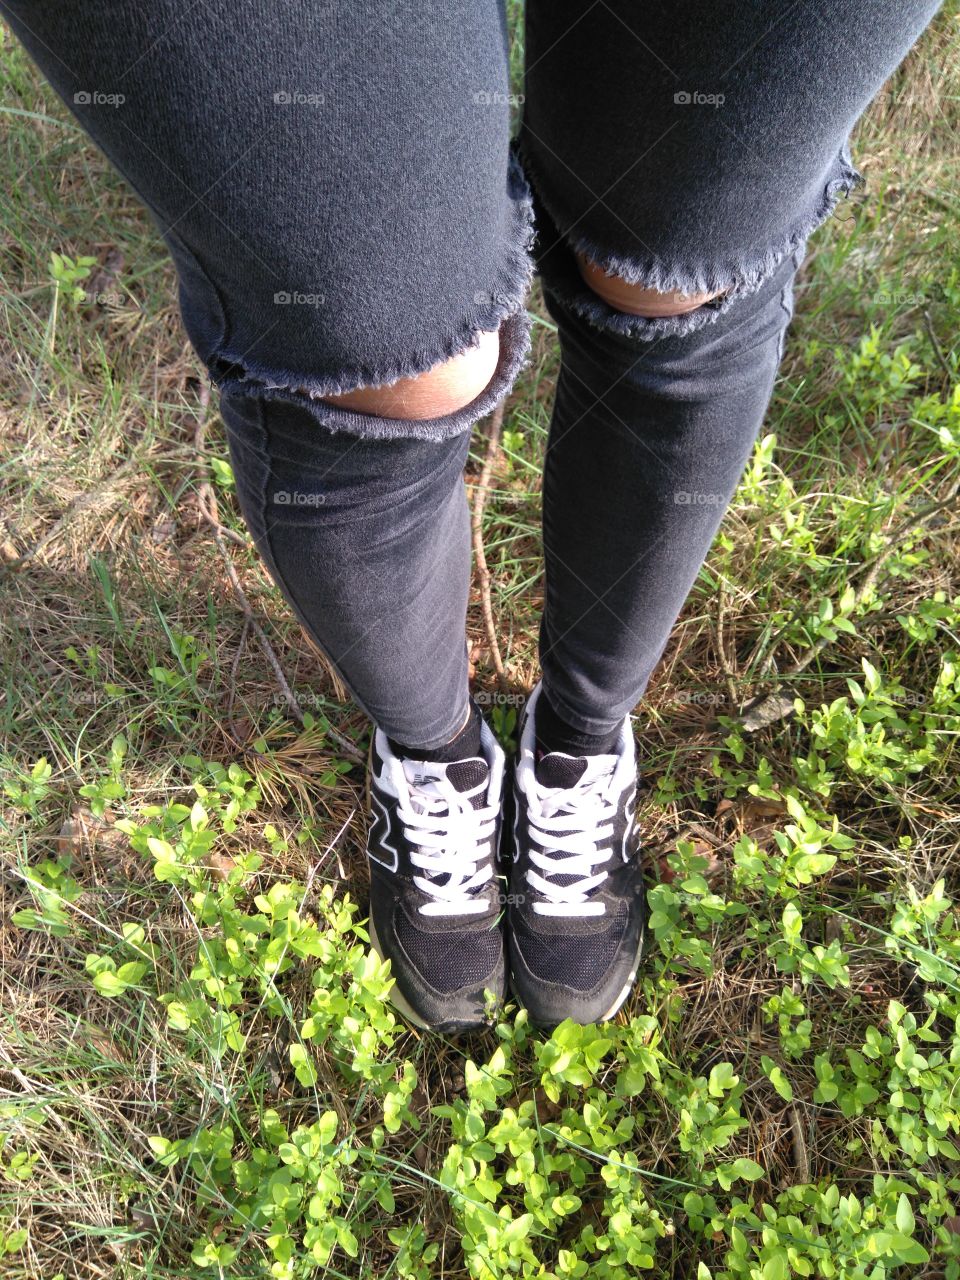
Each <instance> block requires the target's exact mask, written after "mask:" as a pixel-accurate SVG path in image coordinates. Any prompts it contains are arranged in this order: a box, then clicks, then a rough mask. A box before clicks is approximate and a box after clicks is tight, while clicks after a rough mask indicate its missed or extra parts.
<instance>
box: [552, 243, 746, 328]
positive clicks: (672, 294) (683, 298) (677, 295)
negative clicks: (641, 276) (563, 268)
mask: <svg viewBox="0 0 960 1280" xmlns="http://www.w3.org/2000/svg"><path fill="white" fill-rule="evenodd" d="M576 261H577V269H578V271H579V272H580V275H581V277H582V279H583V282H584V284H586V285H587V286H588V288H589V289H591V290H592V291H593V292H594V293H595V294H597V296H598V297H600V298H602V299H603V301H604V302H606V303H607V305H608V306H610V307H613V308H614V310H616V311H622V312H625V313H626V314H627V315H634V316H646V317H649V318H656V317H660V316H682V315H686V314H687V313H688V312H691V311H696V310H698V308H700V307H703V306H708V305H709V304H710V303H712V302H714V301H715V300H716V299H717V298H721V297H723V295H724V293H726V292H727V290H723V289H721V290H718V291H717V292H715V293H688V292H685V291H683V290H680V289H676V290H671V291H669V292H665V293H664V292H661V291H660V290H658V289H651V288H649V287H647V286H646V285H643V284H639V283H638V284H631V283H630V282H629V281H628V280H624V279H623V277H622V276H618V275H612V274H610V273H609V272H607V271H605V270H604V269H603V267H601V266H599V265H598V264H597V263H595V262H593V261H591V259H590V258H588V257H587V255H586V254H584V253H577V254H576Z"/></svg>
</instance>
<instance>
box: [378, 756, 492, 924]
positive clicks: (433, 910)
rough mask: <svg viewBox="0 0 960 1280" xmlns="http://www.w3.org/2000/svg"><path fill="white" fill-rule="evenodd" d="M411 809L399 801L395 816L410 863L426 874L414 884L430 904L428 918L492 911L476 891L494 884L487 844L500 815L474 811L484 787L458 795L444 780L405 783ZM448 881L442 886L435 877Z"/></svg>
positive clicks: (488, 809) (426, 909)
mask: <svg viewBox="0 0 960 1280" xmlns="http://www.w3.org/2000/svg"><path fill="white" fill-rule="evenodd" d="M407 784H408V793H409V801H410V804H409V805H407V804H404V802H403V801H402V800H401V801H400V803H399V804H398V806H397V813H398V815H399V818H400V821H401V822H402V823H403V825H404V829H405V832H406V836H407V839H408V840H409V841H410V844H411V845H412V846H413V849H412V852H411V855H410V861H411V862H412V863H413V865H414V866H416V867H420V868H421V870H423V871H424V872H425V874H424V875H422V876H414V877H413V883H414V884H415V885H416V886H417V888H418V889H419V890H420V891H421V892H422V893H424V894H426V895H427V897H428V898H429V899H430V901H428V902H424V903H421V905H420V907H419V910H420V912H421V913H422V914H423V915H425V916H463V915H477V914H479V913H481V912H484V911H488V910H489V909H490V904H489V902H488V900H487V899H486V898H485V897H474V896H473V893H474V890H476V889H480V888H482V887H483V886H484V885H485V884H488V883H489V881H490V880H492V879H493V859H492V858H491V856H490V850H489V848H488V846H487V842H488V841H489V839H490V836H491V835H492V834H493V831H494V828H495V826H496V822H497V817H498V815H499V811H500V810H499V806H498V805H485V806H484V807H483V808H481V809H475V808H474V807H473V805H472V803H471V801H472V799H473V797H474V796H478V795H481V794H482V793H483V792H484V791H485V790H486V788H487V785H488V782H487V781H484V782H481V783H479V784H478V785H477V786H475V787H472V788H470V790H468V791H457V790H456V788H455V787H454V786H453V785H452V783H451V782H450V781H449V780H448V779H447V778H446V777H445V776H444V777H439V778H435V777H425V778H422V779H420V780H419V781H417V782H412V781H410V779H409V778H408V779H407ZM442 876H445V877H446V880H445V881H444V882H443V883H439V881H438V879H437V877H442Z"/></svg>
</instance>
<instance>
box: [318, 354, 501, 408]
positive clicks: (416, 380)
mask: <svg viewBox="0 0 960 1280" xmlns="http://www.w3.org/2000/svg"><path fill="white" fill-rule="evenodd" d="M499 357H500V335H499V334H498V333H496V332H492V333H481V334H480V341H479V342H478V343H477V345H476V346H475V347H468V348H467V350H466V351H462V352H461V353H460V354H459V355H456V356H453V357H452V358H451V359H449V360H445V361H443V363H442V364H438V365H434V367H433V368H432V369H428V370H427V372H426V373H419V374H417V375H415V376H414V377H410V378H401V379H400V380H399V381H398V382H392V383H390V385H389V386H381V387H358V388H357V389H356V390H355V391H347V392H345V393H344V394H343V395H338V396H327V397H325V398H326V399H327V400H329V401H330V403H331V404H335V405H338V406H340V407H341V408H343V409H352V410H354V411H355V412H357V413H368V414H372V415H373V416H375V417H378V418H402V419H406V420H412V419H424V420H425V419H429V418H442V417H445V416H446V415H447V414H450V413H456V412H457V410H459V409H463V408H465V407H466V406H467V405H468V404H470V403H471V402H472V401H473V400H476V398H477V396H478V395H480V393H481V392H482V391H483V390H484V388H485V387H486V386H487V384H488V383H489V382H490V379H491V378H492V377H493V375H494V372H495V371H496V368H497V361H498V360H499Z"/></svg>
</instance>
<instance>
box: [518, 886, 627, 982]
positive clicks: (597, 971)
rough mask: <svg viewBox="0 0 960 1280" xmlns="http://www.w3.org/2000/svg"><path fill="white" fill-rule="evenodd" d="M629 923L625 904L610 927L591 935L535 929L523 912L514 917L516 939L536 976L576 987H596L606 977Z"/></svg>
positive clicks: (611, 921)
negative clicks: (531, 926) (584, 935)
mask: <svg viewBox="0 0 960 1280" xmlns="http://www.w3.org/2000/svg"><path fill="white" fill-rule="evenodd" d="M625 924H626V911H625V910H624V908H623V907H622V906H620V907H619V908H618V910H617V912H616V914H615V915H614V916H613V917H612V918H611V920H610V923H609V924H608V926H607V928H606V929H604V930H603V931H602V932H601V931H600V930H599V929H595V930H592V931H591V933H590V935H589V937H583V936H580V937H577V936H570V935H568V934H564V933H559V932H549V933H548V932H546V931H544V932H540V931H539V930H534V929H531V928H530V927H529V925H528V922H527V918H526V917H525V916H523V915H520V914H519V913H518V914H516V915H515V916H514V917H513V919H512V921H511V927H512V928H513V935H514V938H515V940H516V943H517V945H518V946H519V948H520V951H521V953H522V955H523V959H524V961H525V963H526V965H527V968H528V969H529V970H530V972H531V973H532V974H533V975H534V977H536V978H539V979H540V981H541V982H554V983H559V984H562V985H563V986H565V987H572V988H573V990H574V991H592V990H593V988H594V987H595V986H596V985H597V983H598V982H601V981H602V980H603V979H604V978H605V977H606V974H607V971H608V970H609V968H610V966H611V965H612V964H613V962H614V960H615V958H616V955H617V950H618V948H619V946H620V940H621V938H622V937H623V931H624V926H625Z"/></svg>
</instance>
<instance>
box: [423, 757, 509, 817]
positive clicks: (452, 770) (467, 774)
mask: <svg viewBox="0 0 960 1280" xmlns="http://www.w3.org/2000/svg"><path fill="white" fill-rule="evenodd" d="M403 771H404V773H405V774H406V775H407V780H408V781H409V782H411V783H412V784H413V785H414V786H416V785H417V784H418V783H421V782H424V781H427V780H429V779H431V778H433V779H440V778H446V780H447V781H448V782H449V783H450V785H451V786H452V787H453V789H454V791H470V790H472V789H473V788H474V787H479V786H480V785H481V784H482V783H485V782H486V781H487V778H488V777H489V776H490V766H489V765H488V764H487V762H486V760H483V759H481V757H480V756H470V757H469V758H468V759H467V760H454V761H453V762H452V763H450V764H442V763H441V762H439V761H436V762H434V761H425V762H420V761H417V760H405V761H404V762H403ZM470 803H471V804H472V805H473V807H474V809H482V808H483V806H484V795H483V792H482V791H480V792H478V793H477V794H476V795H475V796H471V798H470Z"/></svg>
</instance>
